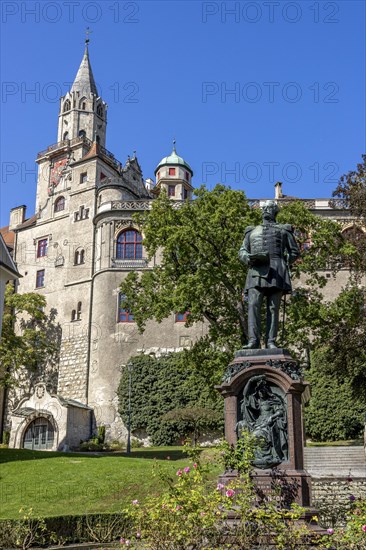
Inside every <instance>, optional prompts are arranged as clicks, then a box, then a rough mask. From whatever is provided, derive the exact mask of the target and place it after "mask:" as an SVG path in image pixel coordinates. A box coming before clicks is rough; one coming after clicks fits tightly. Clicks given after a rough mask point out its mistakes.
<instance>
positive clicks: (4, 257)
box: [0, 233, 21, 279]
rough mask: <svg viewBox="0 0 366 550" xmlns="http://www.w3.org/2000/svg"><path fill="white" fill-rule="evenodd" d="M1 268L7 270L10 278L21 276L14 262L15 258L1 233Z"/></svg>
mask: <svg viewBox="0 0 366 550" xmlns="http://www.w3.org/2000/svg"><path fill="white" fill-rule="evenodd" d="M0 270H1V271H5V273H6V275H7V276H8V277H9V279H18V278H19V277H21V275H20V273H18V270H17V268H16V267H15V264H14V262H13V258H12V257H11V256H10V253H9V250H8V248H7V246H6V244H5V241H4V239H3V237H2V235H1V233H0Z"/></svg>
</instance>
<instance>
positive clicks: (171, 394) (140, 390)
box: [118, 352, 223, 445]
mask: <svg viewBox="0 0 366 550" xmlns="http://www.w3.org/2000/svg"><path fill="white" fill-rule="evenodd" d="M130 362H131V364H132V365H133V366H132V371H131V382H132V383H131V388H132V391H131V430H132V432H134V431H136V430H143V431H146V434H147V435H148V436H149V437H150V439H151V442H152V443H153V445H171V444H173V443H175V442H176V441H177V440H180V439H181V438H182V437H184V436H185V435H186V434H185V433H184V432H185V425H184V422H180V423H174V422H171V421H169V419H168V418H166V419H163V416H164V415H166V413H168V412H170V411H173V410H177V409H187V408H192V407H197V408H200V409H205V410H206V411H207V414H208V415H209V414H210V412H212V414H211V418H212V422H211V428H216V429H220V428H223V399H222V397H221V396H220V395H219V394H218V393H217V392H216V390H214V388H213V387H212V385H211V384H210V383H209V381H207V377H204V376H203V375H202V374H200V372H199V370H197V368H196V367H195V366H194V365H192V363H190V362H189V359H188V356H187V354H186V353H185V352H180V353H172V354H169V355H164V356H162V357H159V358H155V357H154V356H146V355H141V356H136V357H132V358H131V361H130ZM128 377H129V374H128V369H127V367H126V368H124V369H123V372H122V375H121V380H120V384H119V388H118V397H119V412H120V414H121V416H122V419H123V421H124V423H125V424H127V417H128Z"/></svg>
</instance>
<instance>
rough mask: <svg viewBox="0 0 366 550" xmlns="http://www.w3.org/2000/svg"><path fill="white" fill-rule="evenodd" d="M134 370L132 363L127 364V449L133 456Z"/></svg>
mask: <svg viewBox="0 0 366 550" xmlns="http://www.w3.org/2000/svg"><path fill="white" fill-rule="evenodd" d="M132 368H133V365H132V363H131V362H129V363H127V369H128V418H127V449H126V453H127V454H128V455H129V454H131V386H132Z"/></svg>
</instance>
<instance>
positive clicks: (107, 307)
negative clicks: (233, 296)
mask: <svg viewBox="0 0 366 550" xmlns="http://www.w3.org/2000/svg"><path fill="white" fill-rule="evenodd" d="M106 132H107V105H106V103H105V102H104V101H103V99H102V98H101V97H100V96H99V95H98V90H97V87H96V84H95V80H94V77H93V72H92V69H91V65H90V60H89V52H88V40H87V41H86V46H85V52H84V55H83V59H82V61H81V64H80V67H79V70H78V72H77V75H76V78H75V80H74V82H73V85H72V87H71V89H70V91H69V92H68V93H66V95H65V96H63V97H61V99H60V109H59V116H58V133H57V143H55V144H54V145H51V146H49V147H48V148H47V149H45V150H44V151H41V152H40V153H38V155H37V163H38V166H39V168H38V181H37V195H36V209H35V212H36V214H35V215H34V216H32V217H30V218H28V219H27V218H26V214H25V206H19V207H16V208H13V209H12V210H11V213H10V223H9V227H7V228H3V229H2V234H3V236H4V239H5V242H6V244H7V245H8V247H9V248H12V249H13V259H14V261H15V262H16V266H17V269H18V271H19V272H20V273H21V275H22V278H21V279H19V283H18V286H17V292H19V293H25V292H38V293H41V294H42V295H44V296H45V297H46V301H47V310H48V311H51V310H52V311H54V312H55V313H56V322H57V323H58V324H59V327H60V348H59V362H58V365H57V368H56V370H53V371H52V372H49V373H47V376H45V377H44V378H43V379H39V380H36V381H35V383H32V384H29V386H28V388H27V390H26V391H24V392H23V393H21V394H19V391H10V392H8V395H7V397H6V402H5V398H4V396H2V401H3V403H1V398H0V409H2V410H3V411H4V414H3V417H2V419H1V422H2V423H3V424H4V427H5V429H6V430H9V431H10V442H9V444H10V446H11V447H17V448H21V447H25V448H32V449H49V450H62V449H68V448H70V447H73V446H75V445H78V444H79V442H80V440H86V439H88V438H90V437H91V435H92V434H93V432H94V431H95V428H96V426H97V425H103V426H105V427H106V437H107V439H109V440H113V439H118V440H121V439H125V437H126V428H125V426H124V424H123V422H122V420H121V418H120V416H119V414H118V399H117V388H118V384H119V379H120V373H121V369H122V368H124V367H125V366H126V363H127V362H128V359H129V358H130V357H131V356H132V355H135V354H136V353H138V352H141V351H144V352H155V353H158V352H160V353H164V352H169V351H177V350H181V349H183V348H185V347H187V346H190V345H191V343H192V341H194V339H195V338H196V337H197V336H200V335H201V334H202V331H203V330H204V327H202V326H197V325H196V326H193V327H189V328H187V327H185V323H184V321H185V316H184V314H183V315H178V314H176V315H175V314H172V315H171V316H170V318H168V319H165V320H164V321H163V322H162V323H161V324H159V325H158V324H157V323H155V322H152V321H151V322H150V323H148V324H147V327H146V330H145V332H144V333H143V334H139V333H138V331H137V328H136V326H135V324H134V322H133V315H132V314H131V312H129V311H128V310H127V309H125V307H124V302H123V296H122V295H121V293H120V289H119V287H120V283H121V281H122V280H123V279H124V278H125V277H126V275H127V274H128V272H129V271H131V270H145V269H149V267H151V266H152V265H154V264H155V263H156V262H158V261H159V258H158V257H154V258H152V259H151V260H150V261H148V260H147V259H146V256H145V253H144V247H143V244H142V234H141V233H140V231H139V228H138V227H137V226H136V225H135V223H134V221H133V214H134V213H136V212H143V211H146V210H149V209H150V207H151V204H152V201H153V200H154V198H155V197H156V196H157V195H158V193H159V192H160V190H162V189H165V191H166V192H167V194H168V196H169V197H170V199H171V200H172V201H175V202H176V204H177V206H178V205H179V203H180V202H181V201H184V200H187V199H190V198H191V196H192V191H193V187H192V178H193V171H192V169H191V167H190V166H189V164H188V163H187V162H186V161H185V160H183V158H181V157H180V156H178V154H177V152H176V148H175V144H174V146H173V151H172V152H171V154H170V155H168V156H166V157H164V158H163V159H162V160H161V161H160V162H159V164H158V165H157V167H156V170H155V176H156V181H155V182H153V181H152V180H149V179H148V180H144V179H143V175H142V171H141V167H140V165H139V162H138V159H137V157H136V155H135V154H134V156H133V157H132V158H128V160H127V162H126V164H125V165H122V164H121V163H120V162H119V161H118V160H117V159H116V158H115V157H114V155H113V154H112V153H111V152H109V151H108V150H107V149H106V148H105V144H106ZM276 199H277V200H278V201H280V202H281V201H282V202H286V200H288V199H286V197H284V196H283V194H282V189H281V185H280V184H277V187H276ZM308 207H309V208H310V209H311V210H313V211H314V212H316V213H318V214H321V215H324V216H330V217H332V218H337V219H338V220H339V221H340V222H341V223H342V224H343V225H344V227H345V229H347V227H348V226H352V224H353V222H352V220H350V217H349V215H348V214H347V213H344V212H340V211H338V212H336V211H334V210H333V209H332V207H331V206H330V204H329V201H328V199H310V200H309V202H308ZM345 276H346V275H345V274H343V275H342V274H341V275H340V277H341V280H340V281H338V283H337V284H338V285H339V284H342V277H345ZM330 292H332V287H330ZM0 428H1V426H0Z"/></svg>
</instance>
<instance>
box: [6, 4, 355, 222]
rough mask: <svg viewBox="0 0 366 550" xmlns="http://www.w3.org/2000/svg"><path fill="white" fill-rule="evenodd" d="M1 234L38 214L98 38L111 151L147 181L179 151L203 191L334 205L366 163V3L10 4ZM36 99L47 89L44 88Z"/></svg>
mask: <svg viewBox="0 0 366 550" xmlns="http://www.w3.org/2000/svg"><path fill="white" fill-rule="evenodd" d="M1 11H2V13H1V21H2V23H1V25H2V29H1V30H2V32H1V66H2V71H1V78H2V96H1V112H2V116H1V169H2V177H1V193H0V203H1V220H0V224H1V225H6V224H7V223H8V217H9V209H10V208H12V207H14V206H17V205H19V204H27V205H28V211H27V213H28V215H31V214H32V213H33V212H34V203H35V192H36V175H35V170H36V165H35V163H34V159H35V158H36V155H37V152H38V151H40V150H42V149H45V148H46V147H47V146H48V145H51V144H53V143H55V142H56V140H57V134H56V132H57V118H58V106H59V101H58V97H59V96H60V95H63V94H64V93H65V92H66V90H67V89H68V86H69V83H70V82H72V80H73V79H74V77H75V74H76V71H77V69H78V66H79V64H80V61H81V58H82V55H83V50H84V39H85V29H86V27H90V28H91V30H92V33H91V35H90V50H89V51H90V59H91V64H92V68H93V72H94V76H95V79H96V82H97V85H98V90H99V92H100V95H102V97H103V99H104V100H105V101H106V102H107V103H108V105H109V109H108V128H107V148H108V149H109V150H111V151H112V152H113V153H114V154H115V156H116V157H117V158H118V159H119V160H121V161H122V162H125V160H126V158H127V155H128V154H132V153H133V151H134V150H136V151H137V156H138V158H139V161H140V164H141V166H142V169H143V173H144V176H145V178H147V177H154V169H155V167H156V165H157V164H158V162H159V161H160V159H161V158H162V157H163V156H166V155H167V154H169V153H170V151H171V148H172V140H173V138H176V140H177V151H178V153H179V154H180V155H181V156H183V157H184V158H185V159H186V160H187V162H189V164H190V165H191V166H192V168H193V170H194V180H193V181H194V184H195V185H196V186H198V185H200V184H201V183H206V185H207V186H208V187H210V188H211V187H212V186H213V185H215V183H217V182H219V181H221V182H222V183H225V184H227V185H231V187H233V188H236V189H244V190H245V192H246V194H247V196H248V197H256V198H257V197H272V196H273V186H274V183H275V182H276V181H278V180H279V181H283V182H284V192H285V193H286V194H289V195H296V196H299V197H328V196H330V195H331V193H332V190H333V189H334V187H335V186H336V182H337V180H338V178H339V176H340V175H341V174H342V173H344V172H346V171H348V170H351V169H353V168H354V167H355V166H356V164H357V163H358V162H359V161H360V159H361V154H362V153H363V152H365V130H366V125H365V101H364V100H365V3H364V2H362V1H352V0H347V1H345V2H343V1H337V2H329V1H325V2H323V1H320V2H313V1H295V2H286V1H280V0H277V1H275V0H274V1H271V0H268V1H266V0H264V1H250V2H249V1H248V2H246V1H243V2H235V1H234V2H230V1H227V2H215V1H210V2H200V1H196V0H194V1H186V2H181V1H169V0H167V1H154V0H149V1H147V2H145V1H142V2H140V1H136V2H135V1H118V0H104V1H102V2H94V1H82V0H78V1H77V0H75V1H71V0H70V1H67V0H63V1H55V0H53V1H47V0H44V1H32V0H27V1H19V2H16V1H7V0H3V1H2V3H1ZM31 90H33V92H32V91H31Z"/></svg>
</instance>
